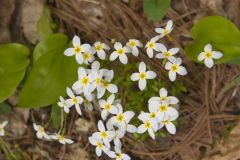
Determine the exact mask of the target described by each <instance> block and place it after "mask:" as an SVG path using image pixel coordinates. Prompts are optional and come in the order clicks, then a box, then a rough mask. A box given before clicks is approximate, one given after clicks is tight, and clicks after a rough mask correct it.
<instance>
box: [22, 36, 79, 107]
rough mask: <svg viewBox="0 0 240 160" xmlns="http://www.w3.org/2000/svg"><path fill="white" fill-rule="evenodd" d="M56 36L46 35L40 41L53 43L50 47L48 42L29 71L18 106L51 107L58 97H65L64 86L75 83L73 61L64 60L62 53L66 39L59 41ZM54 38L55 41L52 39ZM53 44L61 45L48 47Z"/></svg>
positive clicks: (70, 59) (65, 58) (69, 58)
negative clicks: (46, 36)
mask: <svg viewBox="0 0 240 160" xmlns="http://www.w3.org/2000/svg"><path fill="white" fill-rule="evenodd" d="M56 35H59V34H53V35H50V36H49V37H48V38H47V39H45V40H44V41H45V42H47V41H48V40H49V39H52V40H53V41H52V42H51V44H49V43H48V45H49V46H50V47H48V48H47V49H45V50H44V53H42V56H40V58H39V59H38V60H37V61H36V63H35V64H34V65H33V67H32V70H31V71H30V74H29V76H28V78H27V80H26V83H25V84H24V87H23V89H22V91H21V92H20V95H19V105H20V106H21V107H44V106H47V105H50V104H54V103H56V102H57V101H58V98H59V96H60V95H62V96H64V95H66V87H67V86H71V85H72V84H73V82H74V81H76V80H77V68H78V65H77V63H76V61H75V58H74V57H66V56H65V55H64V54H63V53H64V50H65V49H66V48H67V47H68V44H67V38H65V39H64V38H62V39H61V38H58V36H56ZM54 36H56V38H53V37H54ZM62 36H64V35H62ZM53 43H58V44H64V45H61V46H60V45H59V47H58V48H54V47H51V46H52V44H53ZM42 45H46V43H42ZM42 48H45V46H42ZM53 48H54V49H53Z"/></svg>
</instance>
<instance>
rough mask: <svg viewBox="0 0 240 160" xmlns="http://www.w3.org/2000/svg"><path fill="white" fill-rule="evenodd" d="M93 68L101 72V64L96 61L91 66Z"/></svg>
mask: <svg viewBox="0 0 240 160" xmlns="http://www.w3.org/2000/svg"><path fill="white" fill-rule="evenodd" d="M91 68H92V69H96V70H99V68H100V63H99V62H98V61H94V62H93V63H92V65H91Z"/></svg>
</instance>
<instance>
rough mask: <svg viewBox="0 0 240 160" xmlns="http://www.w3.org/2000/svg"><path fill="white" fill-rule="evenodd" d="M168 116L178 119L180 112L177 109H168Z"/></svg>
mask: <svg viewBox="0 0 240 160" xmlns="http://www.w3.org/2000/svg"><path fill="white" fill-rule="evenodd" d="M167 114H168V115H169V116H170V117H175V116H176V117H178V115H179V114H178V111H177V110H176V109H175V108H173V107H168V109H167Z"/></svg>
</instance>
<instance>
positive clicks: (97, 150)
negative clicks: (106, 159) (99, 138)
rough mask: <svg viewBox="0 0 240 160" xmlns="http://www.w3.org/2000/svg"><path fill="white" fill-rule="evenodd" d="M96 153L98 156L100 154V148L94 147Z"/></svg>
mask: <svg viewBox="0 0 240 160" xmlns="http://www.w3.org/2000/svg"><path fill="white" fill-rule="evenodd" d="M96 154H97V156H98V157H100V156H101V155H102V150H101V149H99V148H97V147H96Z"/></svg>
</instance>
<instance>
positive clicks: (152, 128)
mask: <svg viewBox="0 0 240 160" xmlns="http://www.w3.org/2000/svg"><path fill="white" fill-rule="evenodd" d="M138 118H139V119H140V120H141V121H142V122H143V124H141V125H140V126H139V127H138V129H137V133H140V134H142V133H144V132H146V131H148V133H149V135H150V136H151V137H152V139H155V134H154V133H155V132H156V131H157V130H158V123H157V121H156V120H155V119H149V117H148V116H146V114H145V113H144V112H142V113H141V114H140V115H139V116H138Z"/></svg>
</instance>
